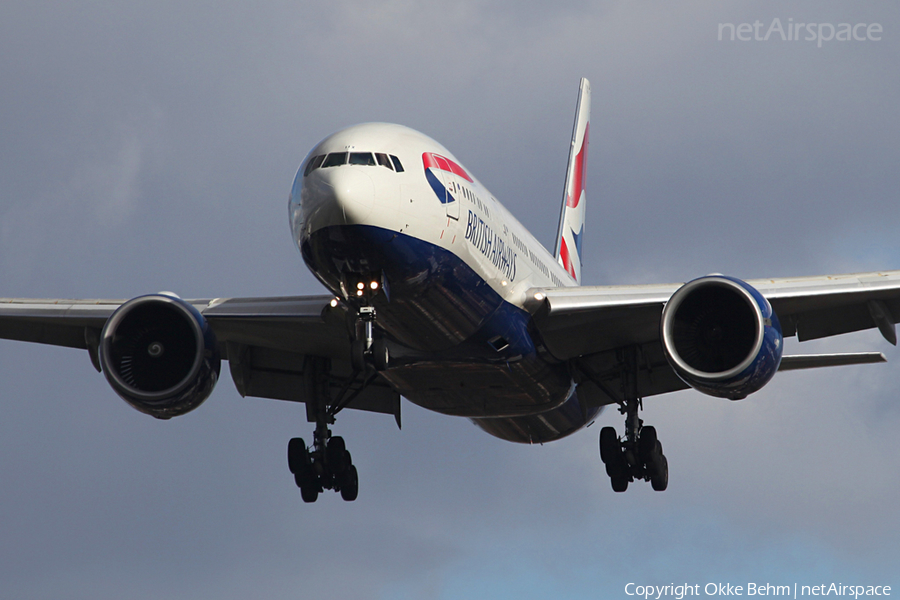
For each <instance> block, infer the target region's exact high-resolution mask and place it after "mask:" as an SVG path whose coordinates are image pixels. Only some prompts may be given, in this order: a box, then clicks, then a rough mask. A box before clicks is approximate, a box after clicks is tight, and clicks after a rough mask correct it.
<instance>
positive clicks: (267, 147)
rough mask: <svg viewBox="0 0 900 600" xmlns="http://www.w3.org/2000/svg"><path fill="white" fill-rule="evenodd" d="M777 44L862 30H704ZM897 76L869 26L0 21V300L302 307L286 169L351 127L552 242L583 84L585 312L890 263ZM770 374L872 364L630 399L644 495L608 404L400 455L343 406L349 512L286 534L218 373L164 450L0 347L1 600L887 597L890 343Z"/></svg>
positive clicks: (78, 360) (425, 425)
mask: <svg viewBox="0 0 900 600" xmlns="http://www.w3.org/2000/svg"><path fill="white" fill-rule="evenodd" d="M776 18H777V19H779V20H780V22H781V23H783V24H784V27H785V28H787V24H788V23H816V27H815V28H814V30H815V31H816V32H817V33H818V27H819V25H818V24H820V23H828V24H834V25H835V26H837V25H838V24H840V23H851V24H854V25H855V24H857V23H865V24H867V25H869V24H873V23H877V24H879V25H881V28H882V30H883V32H882V33H880V34H878V33H877V32H874V31H873V30H870V31H873V34H874V35H873V37H880V39H879V40H874V39H866V40H865V41H837V40H830V41H828V40H823V41H822V44H821V47H819V43H818V40H813V41H806V40H805V39H801V40H799V41H793V40H792V41H782V40H781V38H780V34H779V33H777V32H774V33H773V34H772V35H771V36H770V38H769V40H768V41H756V40H750V41H738V40H735V41H731V40H730V38H729V34H728V29H727V27H726V28H725V35H724V39H723V40H721V41H719V39H718V32H719V28H720V24H729V23H730V24H734V25H735V26H739V25H740V24H741V23H751V24H752V23H754V22H755V21H760V22H761V23H762V24H763V25H762V29H761V34H762V35H763V36H764V35H765V32H766V30H767V29H768V28H769V27H770V25H771V24H772V22H773V20H774V19H776ZM789 19H791V21H789ZM876 30H877V28H876ZM860 31H866V30H865V29H862V30H860ZM828 33H829V32H828V29H827V27H826V28H824V29H823V37H825V38H827V37H828ZM802 35H803V36H804V37H805V36H806V35H807V30H806V29H804V30H803V32H802ZM898 63H900V7H898V5H897V3H896V2H892V1H889V0H865V1H857V0H791V1H785V0H754V1H742V0H702V1H701V0H665V1H664V0H607V1H602V2H592V1H590V0H583V1H573V2H562V3H550V2H531V1H526V2H510V1H506V2H504V1H502V0H481V1H470V0H460V1H458V2H452V3H423V2H415V1H412V0H385V1H373V2H366V3H363V2H350V1H342V0H335V1H332V2H327V3H307V2H291V1H287V0H281V1H273V2H256V3H252V4H251V3H243V2H223V1H216V2H211V1H210V2H191V3H186V2H168V1H158V2H152V3H133V2H132V3H121V2H102V1H92V2H81V3H72V2H27V3H25V2H5V3H2V4H0V182H2V185H0V296H9V297H62V298H69V297H74V298H92V297H107V298H128V297H132V296H136V295H139V294H143V293H147V292H155V291H159V290H173V291H175V292H177V293H179V294H181V295H182V296H185V297H209V296H249V295H287V294H304V293H319V292H321V291H322V289H321V287H320V286H319V285H318V284H317V283H316V282H315V280H314V279H313V277H312V276H311V275H310V274H309V273H308V272H307V270H306V268H305V266H304V265H303V262H302V260H301V259H300V256H299V253H297V251H296V249H295V248H293V247H292V244H291V240H290V235H289V229H288V222H287V195H288V190H289V187H290V184H291V181H292V178H293V175H294V173H295V171H296V168H297V166H298V165H299V163H300V161H301V160H302V159H303V157H304V156H305V155H306V153H307V152H308V150H309V149H310V148H311V147H312V146H313V145H314V144H315V143H316V142H317V141H319V140H320V139H321V138H323V137H324V136H326V135H328V134H329V133H331V132H332V131H334V130H336V129H339V128H341V127H344V126H346V125H350V124H354V123H359V122H365V121H390V122H398V123H402V124H405V125H408V126H411V127H413V128H416V129H419V130H421V131H423V132H424V133H426V134H428V135H430V136H432V137H434V138H436V139H438V140H439V141H441V142H442V143H443V144H444V145H445V146H447V147H448V148H450V150H451V151H452V152H453V153H454V154H455V155H456V156H457V157H458V158H459V159H460V160H461V161H462V162H463V163H464V164H465V165H466V166H467V167H468V168H470V169H471V170H472V171H474V172H475V173H476V175H477V176H478V178H479V179H480V180H481V181H482V182H483V183H484V184H485V185H487V187H488V188H489V189H491V191H492V192H493V193H494V195H495V196H497V198H499V199H500V200H501V201H502V202H504V203H505V204H506V205H507V206H508V207H509V208H510V209H511V210H512V211H513V213H515V214H516V215H517V216H518V217H519V219H520V220H521V221H522V222H523V223H524V224H525V225H526V226H528V227H529V228H530V229H531V230H532V231H533V232H534V233H535V235H537V237H538V238H539V239H541V240H543V241H544V243H545V245H547V246H549V247H552V242H553V236H554V234H555V231H556V218H557V215H558V211H559V201H560V198H561V196H562V184H563V178H564V170H565V161H566V152H567V145H568V142H569V136H570V135H571V126H572V117H573V114H574V107H575V97H576V92H577V87H578V80H579V78H580V77H582V76H584V77H588V78H589V79H590V80H591V83H592V88H593V111H592V116H593V123H592V128H591V134H592V135H591V148H590V158H589V167H588V194H589V196H588V197H589V205H588V216H587V218H588V227H587V235H585V257H586V258H585V261H586V262H585V265H584V279H585V282H586V283H589V284H611V283H649V282H670V281H684V280H686V279H689V278H692V277H695V276H698V275H703V274H706V273H710V272H723V273H728V274H731V275H735V276H738V277H744V278H753V277H764V276H789V275H813V274H822V273H841V272H849V271H865V270H878V269H897V268H900V242H898V240H897V235H896V228H897V223H898V222H900V202H898V201H897V200H898V198H897V196H898V193H900V149H898V141H897V140H900V117H898V112H897V106H898V104H900V71H898V69H897V65H898ZM788 350H789V351H791V352H803V351H809V352H820V351H862V350H881V351H884V352H885V353H886V354H887V356H888V358H889V360H890V361H891V364H890V365H888V366H867V367H847V368H842V369H835V370H831V371H828V372H814V373H813V372H810V373H791V374H783V375H781V376H779V377H777V378H776V379H775V380H774V381H773V382H772V383H771V384H770V385H769V386H768V387H767V388H765V389H764V390H763V391H761V392H759V393H758V394H755V395H754V396H751V397H750V398H748V399H746V400H744V401H742V402H737V403H732V402H728V401H725V400H719V399H714V398H708V397H704V396H702V395H701V394H699V393H696V392H689V391H688V392H679V393H676V394H672V395H669V396H663V397H658V398H652V399H648V400H647V401H646V403H645V411H644V418H645V420H646V421H647V422H648V423H652V424H654V425H655V426H656V427H657V430H658V431H659V435H660V438H661V440H662V441H663V443H664V444H665V447H666V454H667V456H668V458H669V464H670V484H669V490H668V491H667V492H665V493H663V494H659V493H654V492H653V491H651V489H650V486H649V485H646V484H641V485H634V486H633V487H632V489H629V490H628V492H627V493H625V494H615V493H613V492H612V490H611V489H610V486H609V480H608V478H607V477H606V475H605V473H604V471H603V466H602V464H601V463H600V460H599V456H598V452H597V433H598V431H599V428H600V426H602V425H615V426H617V427H618V428H619V429H621V427H622V423H621V418H620V416H619V415H618V414H616V413H615V411H612V410H610V411H607V412H606V413H604V414H603V415H602V416H601V418H600V419H599V421H598V423H597V425H595V426H594V427H592V428H590V429H588V430H586V431H583V432H580V433H578V434H576V435H574V436H572V437H570V438H568V439H566V440H564V441H561V442H557V443H555V444H550V445H547V446H544V447H526V446H518V445H513V444H508V443H504V442H501V441H499V440H496V439H493V438H491V437H490V436H487V435H485V434H483V433H482V432H480V431H479V430H477V429H476V428H475V427H473V426H472V425H471V424H469V423H468V422H467V421H465V420H462V419H454V418H449V417H442V416H440V415H437V414H432V413H428V412H426V411H424V410H421V409H418V408H416V407H415V406H413V405H411V404H410V403H408V402H404V405H403V410H404V415H403V423H404V427H403V430H402V431H397V429H396V426H395V424H394V422H393V419H391V418H390V417H385V416H381V415H370V414H343V415H342V416H341V418H340V419H339V421H338V424H337V426H336V427H335V432H336V433H337V434H340V435H343V436H344V437H345V439H346V440H347V443H348V447H349V449H350V450H351V451H352V452H353V457H354V462H355V463H356V464H357V465H358V467H359V471H360V495H359V499H358V500H357V501H356V502H354V503H344V502H342V501H341V500H340V499H339V497H338V496H336V495H335V494H326V495H324V496H323V497H321V498H320V500H319V502H318V503H316V504H315V505H305V504H304V503H303V502H302V501H301V499H300V496H299V492H298V490H297V489H296V487H294V484H293V482H292V480H291V477H290V474H289V473H288V471H287V465H286V460H285V448H286V444H287V440H288V439H289V438H290V437H293V436H295V435H304V436H306V437H309V433H310V431H311V430H310V426H309V425H308V424H307V423H306V422H305V415H304V412H303V410H302V407H298V406H295V405H290V404H287V403H279V402H276V401H268V400H258V399H241V398H240V397H239V396H238V394H237V393H236V392H235V391H234V388H233V386H232V384H231V382H230V380H229V379H228V378H227V377H225V378H224V379H223V381H222V382H221V383H220V385H219V386H218V388H217V389H216V391H215V393H214V394H213V396H212V397H211V398H210V399H209V400H208V401H207V403H206V404H205V405H204V406H203V407H202V408H201V409H199V410H197V411H195V412H193V413H191V414H189V415H187V416H184V417H181V418H178V419H174V420H173V421H171V422H166V423H163V422H158V421H155V420H154V419H151V418H148V417H146V416H145V415H142V414H140V413H138V412H136V411H134V410H132V409H131V408H130V407H128V406H127V405H126V404H125V403H123V402H122V401H121V400H119V399H118V397H117V396H116V395H115V394H114V393H113V392H112V391H111V390H110V389H109V387H108V386H107V385H106V382H105V380H104V378H103V377H102V376H100V375H98V374H97V373H96V372H95V371H94V370H93V368H92V367H91V365H90V361H89V359H88V356H87V353H85V352H79V351H75V350H67V349H58V348H50V347H40V346H34V345H29V344H19V343H12V342H2V343H0V403H2V414H3V417H2V419H0V596H3V597H9V598H25V599H27V598H73V599H79V598H90V599H105V598H116V599H118V598H123V597H127V598H135V599H143V598H160V597H166V598H214V599H216V600H221V599H230V598H246V597H249V596H253V597H267V598H306V597H313V595H314V594H320V595H321V594H330V597H336V598H349V597H367V598H385V599H393V598H437V599H470V598H487V597H490V598H525V599H530V598H546V597H554V598H620V597H621V598H626V597H627V596H625V593H624V588H625V585H626V584H627V583H629V582H638V583H645V584H656V585H665V584H670V583H689V584H701V586H702V585H703V584H706V583H708V582H730V583H733V584H740V585H746V583H747V582H756V583H766V582H769V583H773V584H776V583H777V584H781V585H793V584H794V583H798V584H800V585H817V584H821V583H831V582H835V583H838V582H840V583H844V584H854V585H892V586H894V589H895V591H896V590H900V576H898V575H897V573H898V570H897V564H900V546H898V544H897V539H898V536H900V509H898V507H897V498H898V497H900V438H898V436H897V435H896V434H895V431H896V429H897V427H898V425H900V401H898V398H897V395H898V390H900V351H898V350H896V349H894V348H893V347H891V346H889V345H888V344H887V343H886V342H884V341H883V340H882V339H881V337H880V336H879V335H878V334H877V333H873V332H867V333H861V334H854V335H850V336H844V337H842V338H837V339H834V340H830V341H827V342H825V343H810V344H805V345H803V346H799V345H798V344H796V343H793V342H792V343H791V344H790V345H789V346H788Z"/></svg>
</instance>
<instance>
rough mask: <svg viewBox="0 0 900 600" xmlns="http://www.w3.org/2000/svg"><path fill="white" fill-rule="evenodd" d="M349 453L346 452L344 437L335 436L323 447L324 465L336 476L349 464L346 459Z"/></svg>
mask: <svg viewBox="0 0 900 600" xmlns="http://www.w3.org/2000/svg"><path fill="white" fill-rule="evenodd" d="M349 457H350V453H349V452H347V445H346V444H345V443H344V438H342V437H340V436H335V437H333V438H331V439H330V440H328V446H326V447H325V466H326V467H328V469H329V470H330V471H331V472H332V474H333V475H334V476H335V477H338V476H339V475H340V474H341V473H343V472H344V470H346V468H347V467H348V466H349V464H350V463H349V461H347V459H348V458H349Z"/></svg>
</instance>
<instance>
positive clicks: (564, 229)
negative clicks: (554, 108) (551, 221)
mask: <svg viewBox="0 0 900 600" xmlns="http://www.w3.org/2000/svg"><path fill="white" fill-rule="evenodd" d="M590 120H591V84H590V82H589V81H588V80H587V79H584V78H582V79H581V86H580V87H579V89H578V104H577V107H576V109H575V126H574V128H573V130H572V145H571V147H570V148H569V165H568V167H567V168H566V186H565V189H564V191H563V199H562V212H561V213H560V215H559V231H558V232H557V235H556V260H558V261H559V264H561V265H562V266H563V268H564V269H565V270H566V271H568V272H569V275H571V277H572V279H574V280H575V282H576V283H577V284H579V285H581V258H582V255H581V236H582V234H583V233H584V204H585V194H584V180H585V170H586V169H585V168H586V166H587V154H588V130H589V129H590Z"/></svg>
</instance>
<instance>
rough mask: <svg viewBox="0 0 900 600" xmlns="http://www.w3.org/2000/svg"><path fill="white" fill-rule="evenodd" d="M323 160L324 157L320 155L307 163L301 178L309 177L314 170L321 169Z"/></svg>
mask: <svg viewBox="0 0 900 600" xmlns="http://www.w3.org/2000/svg"><path fill="white" fill-rule="evenodd" d="M323 160H325V155H324V154H320V155H318V156H316V157H315V158H313V159H312V160H311V161H309V162H308V163H307V164H306V170H305V171H304V172H303V176H304V177H306V176H307V175H309V174H310V173H312V172H313V171H315V170H316V169H318V168H319V167H321V166H322V161H323Z"/></svg>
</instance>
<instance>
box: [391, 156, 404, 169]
mask: <svg viewBox="0 0 900 600" xmlns="http://www.w3.org/2000/svg"><path fill="white" fill-rule="evenodd" d="M391 162H393V163H394V169H395V170H396V171H397V172H398V173H402V172H403V165H401V164H400V159H399V158H397V157H396V156H394V155H393V154H391Z"/></svg>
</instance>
